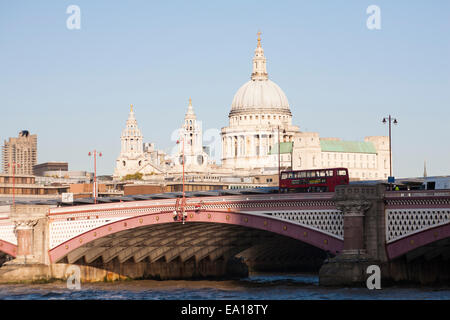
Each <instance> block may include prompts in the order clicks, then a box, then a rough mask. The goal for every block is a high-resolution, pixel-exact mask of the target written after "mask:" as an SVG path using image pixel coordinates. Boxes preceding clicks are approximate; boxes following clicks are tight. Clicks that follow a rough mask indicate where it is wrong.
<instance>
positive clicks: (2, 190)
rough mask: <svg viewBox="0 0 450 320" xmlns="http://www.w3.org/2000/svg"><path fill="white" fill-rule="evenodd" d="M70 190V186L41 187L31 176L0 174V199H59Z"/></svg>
mask: <svg viewBox="0 0 450 320" xmlns="http://www.w3.org/2000/svg"><path fill="white" fill-rule="evenodd" d="M68 190H69V186H68V185H45V186H44V185H39V184H36V181H35V177H34V176H31V175H22V174H20V175H14V176H11V175H8V174H0V198H2V199H4V198H12V196H13V194H14V195H15V197H16V199H17V200H19V199H21V198H36V199H38V198H42V197H45V196H55V197H58V196H59V195H60V194H61V193H64V192H67V191H68Z"/></svg>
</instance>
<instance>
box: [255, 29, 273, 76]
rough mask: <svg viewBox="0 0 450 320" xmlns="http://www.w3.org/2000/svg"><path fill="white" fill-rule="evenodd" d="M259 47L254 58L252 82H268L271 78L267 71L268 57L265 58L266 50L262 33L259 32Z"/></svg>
mask: <svg viewBox="0 0 450 320" xmlns="http://www.w3.org/2000/svg"><path fill="white" fill-rule="evenodd" d="M257 35H258V45H257V47H256V49H255V55H254V56H253V72H252V80H267V79H269V76H268V74H267V70H266V57H265V56H264V50H263V48H262V46H261V31H258V33H257Z"/></svg>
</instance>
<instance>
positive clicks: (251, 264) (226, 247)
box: [0, 185, 450, 285]
mask: <svg viewBox="0 0 450 320" xmlns="http://www.w3.org/2000/svg"><path fill="white" fill-rule="evenodd" d="M178 196H179V195H173V194H172V195H156V196H153V197H152V196H147V197H141V198H142V200H136V198H134V199H124V201H122V202H111V203H99V204H85V205H74V206H62V207H51V206H49V205H45V204H41V205H27V204H16V205H15V206H14V207H12V208H11V212H10V214H9V215H3V216H0V251H2V252H3V253H4V255H6V256H7V257H8V259H7V260H9V261H7V262H6V263H5V264H4V265H3V267H2V268H0V280H1V279H2V278H3V279H7V278H8V276H9V277H12V275H13V274H18V272H16V271H14V270H22V271H23V270H24V269H23V268H33V267H32V266H34V268H35V267H36V266H39V268H38V269H39V270H40V271H39V272H42V270H44V269H45V268H47V269H46V270H50V271H46V272H47V273H45V274H46V276H47V277H50V276H49V274H51V276H52V277H54V276H55V272H56V273H58V272H59V274H60V277H62V278H64V277H67V274H66V273H65V272H66V270H67V268H69V267H70V266H71V265H78V266H81V267H82V268H83V271H82V273H83V275H84V277H85V279H86V280H87V281H89V280H95V279H96V278H98V277H99V275H100V276H101V277H104V276H105V275H108V276H109V275H111V274H112V275H115V277H119V278H120V277H130V278H146V277H147V278H148V277H151V278H161V279H169V278H195V277H211V276H213V277H214V276H215V277H217V276H229V275H236V276H242V275H245V274H246V272H247V271H248V268H251V269H252V270H253V269H254V270H275V269H277V268H279V269H280V268H281V269H283V268H284V270H286V268H287V267H292V268H294V269H295V267H298V268H300V267H309V268H312V269H314V268H316V269H317V270H318V269H319V268H320V273H319V277H320V282H321V284H324V285H345V284H355V283H362V282H364V281H365V279H366V278H367V275H366V274H365V270H366V267H367V266H368V265H371V264H377V265H379V266H380V267H381V271H382V277H383V279H386V280H390V281H402V280H405V281H419V282H423V283H428V282H435V281H442V280H445V281H448V280H449V279H450V272H449V271H448V270H450V268H449V264H450V263H449V262H448V261H449V260H450V191H445V190H443V191H386V190H385V187H384V186H383V185H347V186H339V187H338V188H337V190H336V192H335V193H289V194H278V193H261V192H256V191H255V192H248V193H237V192H236V194H230V193H227V192H226V191H224V192H222V193H221V192H218V193H207V194H202V195H200V194H197V195H196V194H193V195H191V196H190V197H189V198H187V199H186V203H184V204H183V206H181V203H180V199H179V198H178ZM125 200H132V201H125ZM424 266H426V268H425V267H424ZM49 268H50V269H49ZM2 270H3V271H2ZM55 270H60V271H55ZM14 272H16V273H14ZM52 272H53V273H52Z"/></svg>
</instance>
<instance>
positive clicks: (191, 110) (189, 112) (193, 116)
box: [185, 98, 195, 119]
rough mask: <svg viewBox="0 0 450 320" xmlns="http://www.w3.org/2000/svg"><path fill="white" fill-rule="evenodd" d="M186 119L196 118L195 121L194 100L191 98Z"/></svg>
mask: <svg viewBox="0 0 450 320" xmlns="http://www.w3.org/2000/svg"><path fill="white" fill-rule="evenodd" d="M185 118H190V119H192V118H194V119H195V112H194V108H193V107H192V99H191V98H189V106H188V109H187V112H186V116H185Z"/></svg>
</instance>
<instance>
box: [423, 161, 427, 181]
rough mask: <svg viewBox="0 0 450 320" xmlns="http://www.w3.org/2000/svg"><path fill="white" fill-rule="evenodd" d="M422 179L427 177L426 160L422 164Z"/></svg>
mask: <svg viewBox="0 0 450 320" xmlns="http://www.w3.org/2000/svg"><path fill="white" fill-rule="evenodd" d="M423 177H424V178H426V177H427V161H426V160H425V161H424V162H423Z"/></svg>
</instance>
